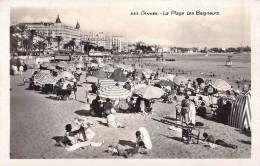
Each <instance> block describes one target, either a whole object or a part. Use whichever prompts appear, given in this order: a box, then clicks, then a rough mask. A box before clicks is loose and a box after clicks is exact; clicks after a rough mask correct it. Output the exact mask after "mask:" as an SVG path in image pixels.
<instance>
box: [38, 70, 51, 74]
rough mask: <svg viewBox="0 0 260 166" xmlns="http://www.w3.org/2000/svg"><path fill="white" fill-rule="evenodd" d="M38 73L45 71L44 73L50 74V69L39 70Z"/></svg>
mask: <svg viewBox="0 0 260 166" xmlns="http://www.w3.org/2000/svg"><path fill="white" fill-rule="evenodd" d="M38 73H46V74H50V73H51V72H50V70H40V71H39V72H38Z"/></svg>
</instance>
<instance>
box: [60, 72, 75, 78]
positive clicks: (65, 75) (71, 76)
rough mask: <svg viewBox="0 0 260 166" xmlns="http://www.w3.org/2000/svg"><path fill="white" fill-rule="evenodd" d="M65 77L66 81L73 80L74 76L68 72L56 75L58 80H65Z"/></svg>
mask: <svg viewBox="0 0 260 166" xmlns="http://www.w3.org/2000/svg"><path fill="white" fill-rule="evenodd" d="M65 77H67V78H68V79H74V78H75V77H74V75H73V74H72V73H71V72H69V71H63V72H61V73H60V74H59V75H58V78H65Z"/></svg>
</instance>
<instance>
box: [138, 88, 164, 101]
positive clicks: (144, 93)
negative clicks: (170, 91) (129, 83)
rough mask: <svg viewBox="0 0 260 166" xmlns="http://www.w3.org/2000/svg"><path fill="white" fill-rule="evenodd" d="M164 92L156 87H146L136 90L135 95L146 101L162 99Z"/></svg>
mask: <svg viewBox="0 0 260 166" xmlns="http://www.w3.org/2000/svg"><path fill="white" fill-rule="evenodd" d="M164 93H165V92H164V90H162V89H161V88H157V87H155V86H149V85H147V86H145V87H142V88H139V89H136V90H134V91H133V94H136V95H138V96H140V97H142V98H145V99H148V100H149V99H158V98H160V97H162V95H164Z"/></svg>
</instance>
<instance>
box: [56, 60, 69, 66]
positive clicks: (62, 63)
mask: <svg viewBox="0 0 260 166" xmlns="http://www.w3.org/2000/svg"><path fill="white" fill-rule="evenodd" d="M56 66H59V67H66V66H68V64H67V62H65V61H60V62H58V63H56Z"/></svg>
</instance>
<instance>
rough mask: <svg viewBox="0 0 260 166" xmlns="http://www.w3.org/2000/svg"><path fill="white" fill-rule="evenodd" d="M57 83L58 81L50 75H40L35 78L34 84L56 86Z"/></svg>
mask: <svg viewBox="0 0 260 166" xmlns="http://www.w3.org/2000/svg"><path fill="white" fill-rule="evenodd" d="M56 82H57V81H56V79H55V78H54V77H53V76H52V75H51V74H48V73H38V74H36V75H35V76H34V83H35V84H38V85H39V84H40V85H44V84H55V83H56Z"/></svg>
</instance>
